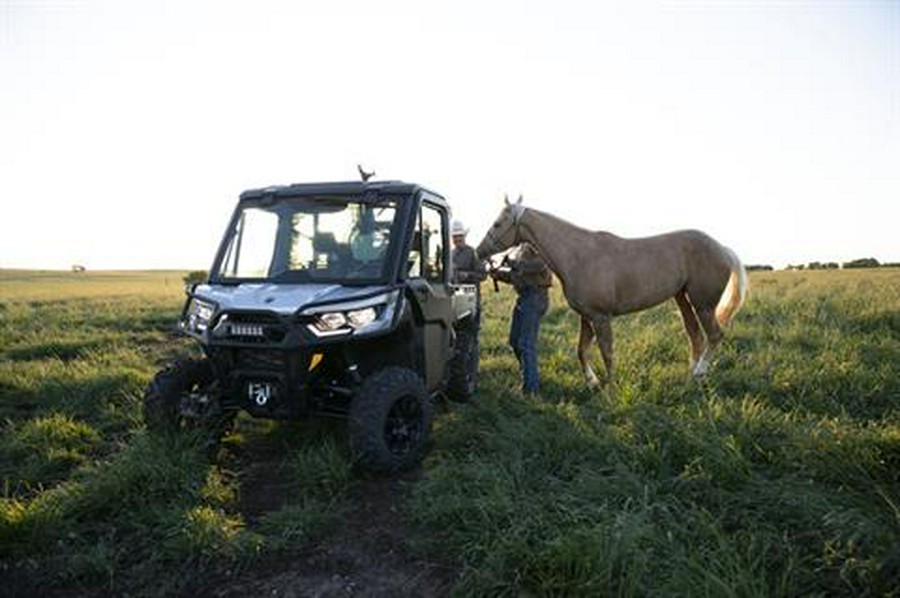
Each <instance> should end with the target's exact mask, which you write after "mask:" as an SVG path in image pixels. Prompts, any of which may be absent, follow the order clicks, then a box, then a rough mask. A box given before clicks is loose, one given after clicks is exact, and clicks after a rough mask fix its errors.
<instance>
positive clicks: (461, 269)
mask: <svg viewBox="0 0 900 598" xmlns="http://www.w3.org/2000/svg"><path fill="white" fill-rule="evenodd" d="M451 257H452V259H453V282H456V283H461V284H478V283H479V282H481V281H482V280H484V279H485V277H486V276H487V273H486V272H485V270H484V264H482V263H481V260H479V259H478V256H477V255H475V250H474V249H472V248H471V247H469V246H468V245H462V246H460V247H454V248H453V253H452V254H451Z"/></svg>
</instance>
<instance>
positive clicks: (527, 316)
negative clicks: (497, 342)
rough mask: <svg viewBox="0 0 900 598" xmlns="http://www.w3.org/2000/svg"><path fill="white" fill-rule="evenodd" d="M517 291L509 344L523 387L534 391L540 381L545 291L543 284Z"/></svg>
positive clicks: (538, 386)
mask: <svg viewBox="0 0 900 598" xmlns="http://www.w3.org/2000/svg"><path fill="white" fill-rule="evenodd" d="M517 292H518V297H517V298H516V306H515V307H514V308H513V315H512V324H511V325H510V327H509V346H510V347H512V350H513V352H514V353H515V354H516V359H518V360H519V367H520V369H521V370H522V390H523V391H525V392H537V391H538V389H539V388H540V385H541V377H540V373H539V371H538V332H539V330H540V327H541V317H543V315H544V314H545V313H547V305H548V296H547V295H548V293H547V289H545V288H536V287H525V288H523V289H521V290H520V291H517Z"/></svg>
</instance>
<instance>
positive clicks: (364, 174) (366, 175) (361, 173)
mask: <svg viewBox="0 0 900 598" xmlns="http://www.w3.org/2000/svg"><path fill="white" fill-rule="evenodd" d="M356 170H358V171H359V176H361V177H362V180H363V182H364V183H367V182H369V179H371V178H372V177H373V176H375V171H374V170H373V171H372V172H366V171H365V170H363V167H362V166H361V165H359V164H357V165H356Z"/></svg>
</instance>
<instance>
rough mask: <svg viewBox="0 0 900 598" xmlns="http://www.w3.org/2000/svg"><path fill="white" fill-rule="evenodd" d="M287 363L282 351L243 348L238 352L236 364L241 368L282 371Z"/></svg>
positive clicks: (236, 366) (237, 367)
mask: <svg viewBox="0 0 900 598" xmlns="http://www.w3.org/2000/svg"><path fill="white" fill-rule="evenodd" d="M286 363H287V361H286V359H285V355H284V353H283V352H281V351H264V350H250V349H243V350H240V351H237V352H236V355H235V360H234V365H235V368H236V369H239V370H265V371H270V372H282V371H284V369H285V364H286Z"/></svg>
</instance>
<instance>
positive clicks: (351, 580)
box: [207, 451, 456, 598]
mask: <svg viewBox="0 0 900 598" xmlns="http://www.w3.org/2000/svg"><path fill="white" fill-rule="evenodd" d="M254 452H255V454H254V455H252V456H249V455H248V457H250V458H249V459H248V462H247V469H246V470H245V471H244V474H243V475H242V477H243V478H244V484H243V487H244V488H245V489H246V491H245V492H243V493H242V497H241V500H240V510H241V512H242V514H243V516H244V518H245V519H246V520H247V521H248V522H251V523H252V522H254V521H255V520H258V518H259V517H260V516H262V515H264V514H265V513H266V512H270V511H274V510H277V509H279V508H281V507H282V506H284V505H285V504H287V502H288V499H289V492H290V486H289V485H288V484H285V483H284V482H283V480H284V477H285V476H284V475H282V473H283V472H282V471H281V468H282V467H283V461H282V460H281V459H280V458H279V456H277V455H275V454H268V455H267V454H265V452H263V453H262V454H261V453H260V452H256V451H254ZM415 477H416V473H411V474H409V475H407V476H405V477H404V478H399V479H377V478H376V479H361V480H358V481H356V482H355V483H354V485H353V486H352V487H351V488H350V490H349V492H348V497H347V500H346V501H345V505H346V506H345V508H344V511H343V512H342V514H341V515H340V516H339V524H338V526H337V527H336V529H335V530H334V532H332V533H331V534H330V535H329V536H326V537H325V538H323V539H321V540H319V541H316V542H313V543H311V544H310V545H309V546H307V547H304V548H303V549H301V550H299V551H298V552H296V553H295V554H293V555H291V556H288V557H281V558H279V559H278V560H276V561H273V562H271V563H269V564H268V565H266V564H263V565H259V564H258V565H256V566H255V567H254V569H253V570H251V571H248V572H243V573H241V574H239V575H237V576H235V577H231V576H223V577H221V578H219V579H218V580H216V581H214V582H213V583H212V584H211V587H210V586H207V588H208V592H209V595H212V596H217V597H220V598H237V597H242V598H243V597H244V596H286V597H291V596H298V597H299V596H303V597H306V596H316V597H338V596H385V597H387V596H390V597H396V596H425V597H430V596H446V595H448V594H449V592H450V587H451V586H452V583H453V580H454V577H455V575H456V572H455V570H454V569H453V568H452V567H450V566H448V565H445V564H440V563H435V562H427V561H423V560H421V559H419V558H418V557H416V556H415V555H414V554H413V551H412V550H411V549H410V546H409V541H410V538H411V537H412V530H411V529H410V526H409V524H408V523H407V522H406V521H405V519H404V517H403V516H402V512H401V511H402V505H403V503H404V501H405V499H406V494H407V491H408V488H409V484H410V483H411V481H412V480H413V479H414V478H415Z"/></svg>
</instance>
